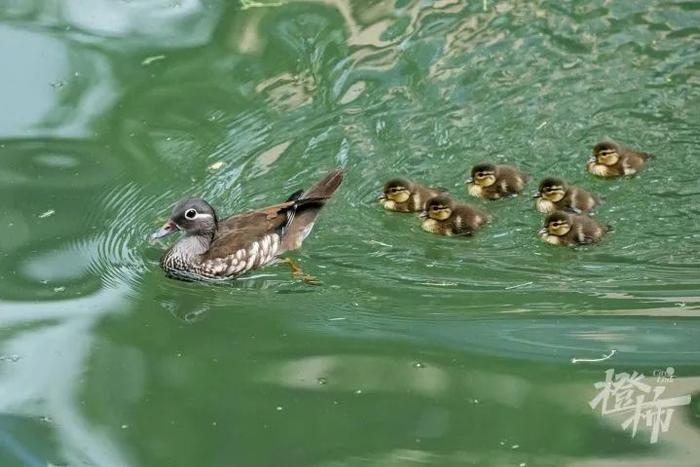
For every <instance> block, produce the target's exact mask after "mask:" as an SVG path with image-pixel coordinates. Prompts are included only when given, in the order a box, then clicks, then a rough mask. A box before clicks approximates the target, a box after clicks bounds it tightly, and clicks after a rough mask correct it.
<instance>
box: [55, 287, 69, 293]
mask: <svg viewBox="0 0 700 467" xmlns="http://www.w3.org/2000/svg"><path fill="white" fill-rule="evenodd" d="M53 291H54V292H56V293H61V292H65V291H66V288H65V287H54V288H53Z"/></svg>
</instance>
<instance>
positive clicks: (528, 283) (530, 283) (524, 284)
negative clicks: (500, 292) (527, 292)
mask: <svg viewBox="0 0 700 467" xmlns="http://www.w3.org/2000/svg"><path fill="white" fill-rule="evenodd" d="M532 284H533V282H532V281H530V282H523V283H522V284H518V285H511V286H510V287H506V288H505V290H512V289H517V288H518V287H525V286H526V285H532Z"/></svg>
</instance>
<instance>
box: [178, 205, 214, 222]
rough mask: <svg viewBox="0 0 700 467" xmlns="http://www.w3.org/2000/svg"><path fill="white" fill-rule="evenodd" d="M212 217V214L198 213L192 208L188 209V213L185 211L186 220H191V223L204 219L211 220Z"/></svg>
mask: <svg viewBox="0 0 700 467" xmlns="http://www.w3.org/2000/svg"><path fill="white" fill-rule="evenodd" d="M212 217H213V216H212V215H211V214H208V213H204V212H197V210H196V209H194V208H191V209H188V210H187V211H185V219H187V220H191V221H192V220H195V219H204V218H208V219H211V218H212Z"/></svg>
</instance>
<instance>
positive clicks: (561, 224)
mask: <svg viewBox="0 0 700 467" xmlns="http://www.w3.org/2000/svg"><path fill="white" fill-rule="evenodd" d="M570 230H571V225H570V224H569V221H567V220H566V219H551V220H550V221H549V222H548V223H547V233H548V234H550V235H556V236H557V237H561V236H562V235H566V234H568V233H569V231H570Z"/></svg>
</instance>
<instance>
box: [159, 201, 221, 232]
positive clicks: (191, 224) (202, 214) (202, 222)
mask: <svg viewBox="0 0 700 467" xmlns="http://www.w3.org/2000/svg"><path fill="white" fill-rule="evenodd" d="M217 222H218V219H217V217H216V212H215V211H214V208H212V207H211V205H210V204H209V203H207V202H206V201H204V200H203V199H202V198H190V199H186V200H182V201H179V202H177V203H176V204H175V206H173V210H172V212H171V213H170V219H168V221H167V222H166V223H165V224H163V226H162V227H161V228H160V229H159V230H158V231H157V232H154V233H153V235H151V238H152V239H154V240H155V239H158V238H163V237H167V236H168V235H170V234H173V233H175V232H177V231H183V232H185V235H207V236H209V235H213V233H214V231H215V230H216V224H217Z"/></svg>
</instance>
